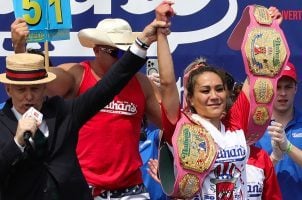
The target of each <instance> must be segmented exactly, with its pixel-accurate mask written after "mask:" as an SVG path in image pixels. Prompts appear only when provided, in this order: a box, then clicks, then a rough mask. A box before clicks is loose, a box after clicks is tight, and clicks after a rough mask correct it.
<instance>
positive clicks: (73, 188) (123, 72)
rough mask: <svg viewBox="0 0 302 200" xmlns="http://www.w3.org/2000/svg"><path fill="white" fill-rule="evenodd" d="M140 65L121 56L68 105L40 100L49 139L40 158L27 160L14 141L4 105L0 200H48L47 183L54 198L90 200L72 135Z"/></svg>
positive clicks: (1, 113)
mask: <svg viewBox="0 0 302 200" xmlns="http://www.w3.org/2000/svg"><path fill="white" fill-rule="evenodd" d="M144 63H145V59H142V58H140V57H138V56H136V55H134V54H132V53H131V52H130V51H127V52H126V53H125V55H124V57H123V58H121V59H120V60H119V61H118V62H117V63H116V64H115V65H114V66H113V67H112V68H111V70H110V71H109V72H108V73H107V74H106V75H105V76H104V77H103V78H102V80H101V81H99V82H98V83H97V84H96V85H95V86H94V87H93V88H91V89H90V90H88V91H87V92H86V93H84V94H83V95H81V96H79V97H77V98H75V99H73V100H64V99H62V98H61V97H52V98H48V99H46V100H45V102H44V103H43V107H42V109H41V112H42V113H43V119H45V120H46V123H47V126H48V129H49V137H48V142H47V153H46V154H45V156H44V157H43V158H41V159H29V157H28V155H27V154H26V153H22V152H21V150H20V149H19V148H18V146H17V145H16V143H15V142H14V139H13V138H14V135H15V133H16V128H17V123H18V122H17V119H16V118H15V116H14V114H13V112H12V111H11V107H12V102H11V100H8V101H7V102H6V105H5V107H4V108H3V110H1V111H0V184H1V185H0V194H1V195H0V196H1V197H0V199H1V200H43V199H52V198H50V195H51V193H52V192H53V190H52V189H51V188H47V181H49V180H53V182H54V183H55V185H56V189H57V192H58V194H59V199H62V200H69V199H70V200H88V199H92V197H91V194H90V192H89V189H88V185H87V183H86V181H85V179H84V176H83V174H82V172H81V169H80V166H79V163H78V160H77V155H76V151H75V149H76V145H77V133H78V130H79V129H80V127H81V126H82V125H83V124H84V123H85V122H86V121H87V120H88V119H89V118H90V117H92V116H93V115H94V114H95V113H97V112H98V111H99V110H100V109H102V108H103V107H104V106H106V105H107V104H108V103H109V102H110V101H111V100H112V99H113V97H114V96H115V95H116V94H118V92H119V91H120V90H121V89H122V88H123V86H125V85H126V83H127V82H128V81H129V80H130V79H131V77H132V76H133V75H134V74H135V73H136V72H137V71H138V70H139V69H140V67H141V66H143V64H144ZM100 145H102V144H100ZM108 156H109V155H108ZM48 193H49V194H48Z"/></svg>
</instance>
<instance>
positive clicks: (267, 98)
mask: <svg viewBox="0 0 302 200" xmlns="http://www.w3.org/2000/svg"><path fill="white" fill-rule="evenodd" d="M273 95H274V88H273V83H272V82H271V80H270V79H268V78H258V79H257V80H256V81H255V84H254V97H255V101H256V102H257V103H262V104H267V103H270V102H271V100H272V98H273Z"/></svg>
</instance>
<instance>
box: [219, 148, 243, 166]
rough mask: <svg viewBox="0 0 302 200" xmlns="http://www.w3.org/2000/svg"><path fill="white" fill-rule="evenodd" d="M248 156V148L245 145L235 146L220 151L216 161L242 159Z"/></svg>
mask: <svg viewBox="0 0 302 200" xmlns="http://www.w3.org/2000/svg"><path fill="white" fill-rule="evenodd" d="M245 157H246V150H245V148H244V147H243V146H235V147H232V148H226V149H222V150H220V151H218V155H217V160H216V162H224V161H230V162H231V161H242V160H244V159H245Z"/></svg>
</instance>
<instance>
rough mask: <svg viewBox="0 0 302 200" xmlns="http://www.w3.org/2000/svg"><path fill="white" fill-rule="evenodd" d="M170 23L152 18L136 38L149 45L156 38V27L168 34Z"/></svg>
mask: <svg viewBox="0 0 302 200" xmlns="http://www.w3.org/2000/svg"><path fill="white" fill-rule="evenodd" d="M170 25H171V24H170V23H169V22H165V21H157V20H154V21H153V22H151V23H150V24H149V25H148V26H146V27H145V29H144V30H143V32H142V33H141V34H140V35H139V36H138V38H139V39H140V40H141V41H142V42H144V43H145V44H147V45H148V46H150V45H151V44H152V43H153V42H154V41H156V40H157V29H158V28H163V30H164V31H163V33H164V34H166V35H168V34H170V29H169V27H170Z"/></svg>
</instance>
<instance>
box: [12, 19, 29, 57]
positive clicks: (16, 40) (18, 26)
mask: <svg viewBox="0 0 302 200" xmlns="http://www.w3.org/2000/svg"><path fill="white" fill-rule="evenodd" d="M28 35H29V29H28V26H27V24H26V22H25V20H24V19H22V18H18V19H16V20H15V21H14V22H13V23H12V24H11V37H12V42H13V47H14V50H15V53H24V52H25V46H26V39H27V37H28Z"/></svg>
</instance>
